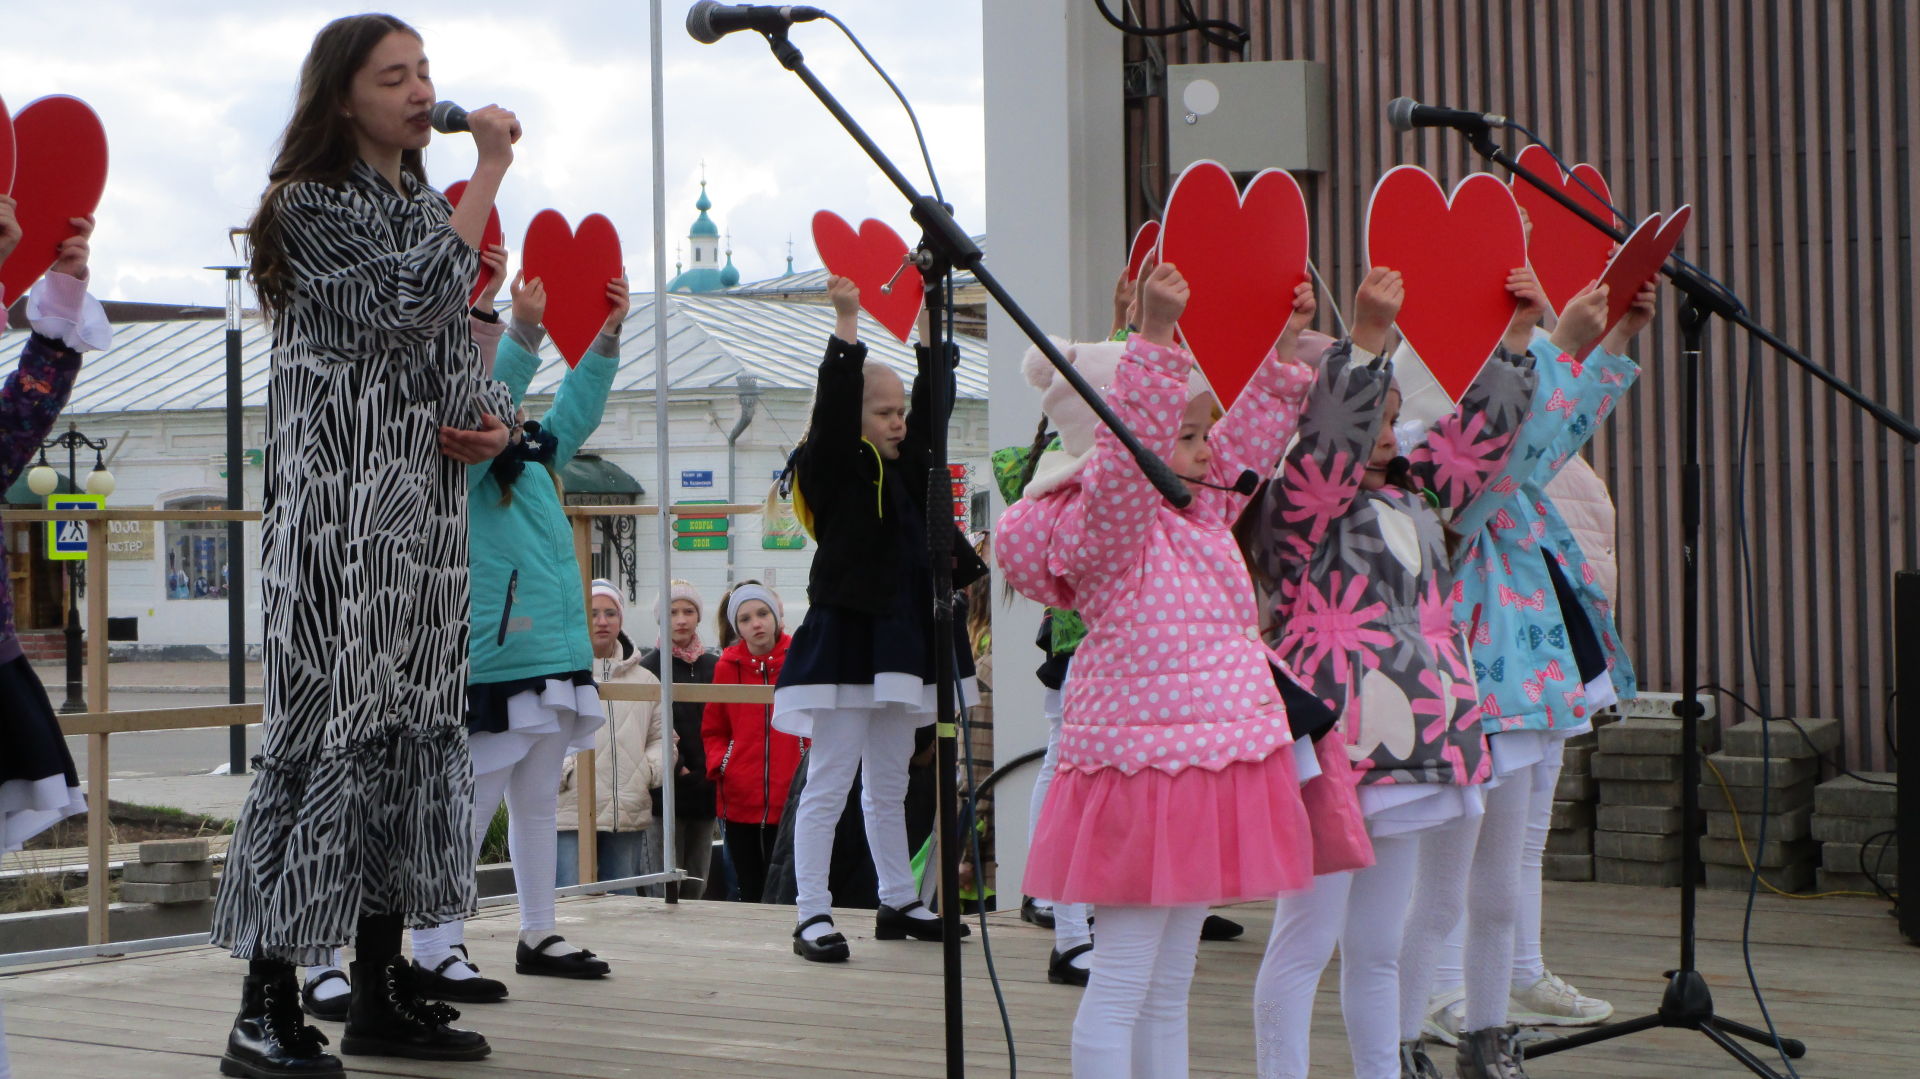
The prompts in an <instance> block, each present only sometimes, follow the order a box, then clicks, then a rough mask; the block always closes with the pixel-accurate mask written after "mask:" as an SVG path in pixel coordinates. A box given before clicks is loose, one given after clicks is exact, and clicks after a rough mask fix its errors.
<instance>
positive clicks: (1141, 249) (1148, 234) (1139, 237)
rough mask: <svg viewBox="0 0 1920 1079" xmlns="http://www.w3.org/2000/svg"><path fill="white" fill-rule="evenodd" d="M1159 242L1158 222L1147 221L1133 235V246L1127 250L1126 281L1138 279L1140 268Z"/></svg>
mask: <svg viewBox="0 0 1920 1079" xmlns="http://www.w3.org/2000/svg"><path fill="white" fill-rule="evenodd" d="M1159 242H1160V222H1158V221H1148V222H1147V223H1146V224H1144V225H1141V226H1140V228H1139V230H1138V231H1136V232H1135V233H1134V234H1133V246H1132V247H1129V248H1128V249H1127V280H1129V281H1137V280H1139V279H1140V267H1141V266H1142V265H1144V264H1145V263H1146V261H1147V256H1148V255H1150V254H1152V253H1153V248H1154V245H1155V244H1158V243H1159Z"/></svg>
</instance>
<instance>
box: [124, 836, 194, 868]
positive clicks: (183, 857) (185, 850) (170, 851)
mask: <svg viewBox="0 0 1920 1079" xmlns="http://www.w3.org/2000/svg"><path fill="white" fill-rule="evenodd" d="M207 854H208V848H207V841H206V840H204V839H150V840H148V841H146V842H145V843H142V844H140V860H141V861H142V862H145V863H146V864H148V865H152V864H153V863H155V862H204V861H206V860H207Z"/></svg>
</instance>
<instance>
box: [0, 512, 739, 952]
mask: <svg viewBox="0 0 1920 1079" xmlns="http://www.w3.org/2000/svg"><path fill="white" fill-rule="evenodd" d="M667 509H668V513H669V514H670V515H672V516H675V517H733V516H740V515H745V514H752V513H759V512H760V511H761V506H760V505H759V504H758V503H741V504H716V505H699V506H669V507H668V508H667ZM659 513H660V507H658V506H569V507H568V508H567V516H568V517H569V518H570V519H572V521H573V539H574V553H575V555H576V557H577V558H578V560H579V563H580V567H581V574H580V575H581V588H582V589H583V591H587V592H588V593H589V598H590V594H591V588H592V575H591V571H590V570H589V569H588V567H589V565H590V564H591V562H592V559H591V558H590V553H591V550H592V533H591V528H592V524H593V521H594V519H595V518H600V517H653V516H658V515H659ZM259 520H260V513H259V511H257V510H215V509H202V510H138V509H100V510H0V521H21V522H43V521H86V522H88V523H89V524H90V525H92V524H96V523H97V524H101V525H105V524H107V523H110V522H113V521H251V522H257V521H259ZM108 531H109V530H108V529H107V528H105V527H98V528H95V527H89V528H88V529H87V557H86V566H87V625H88V627H89V631H90V632H91V633H92V634H93V636H94V643H95V646H94V647H91V648H89V649H88V650H87V663H86V683H85V684H86V700H87V708H88V710H87V711H85V712H78V713H73V714H70V715H64V716H61V717H60V729H61V731H62V732H63V733H65V734H68V735H85V736H86V739H87V804H88V813H87V942H88V943H89V944H106V943H107V942H108V940H109V937H108V929H107V912H108V906H109V904H108V884H109V881H108V865H107V862H108V858H107V855H108V849H109V844H108V842H107V825H108V805H109V803H108V800H107V798H108V780H109V777H108V760H109V756H108V754H109V749H108V739H109V738H110V737H111V736H112V735H115V734H127V733H131V732H135V731H168V730H194V729H199V728H208V727H230V726H235V725H240V724H251V723H258V722H260V720H261V706H260V705H258V704H222V705H197V706H193V707H187V708H141V709H129V710H125V711H119V712H115V711H112V710H111V709H110V708H109V707H108V691H109V684H108V679H107V648H106V639H105V638H106V625H107V597H108V594H109V576H108V566H109V565H110V563H109V562H108V560H107V535H108ZM229 557H230V558H234V559H241V560H242V561H243V562H244V559H243V558H242V552H239V551H232V552H229ZM583 628H584V627H583ZM673 695H674V698H675V699H676V700H679V701H688V702H695V701H697V702H701V703H705V702H710V701H720V702H723V703H730V704H771V703H772V702H773V689H772V687H770V686H741V685H733V686H712V685H697V684H692V683H686V682H676V683H674V686H673ZM600 697H601V699H602V700H607V701H658V700H660V697H661V690H660V687H659V686H657V685H631V684H615V685H606V686H602V687H600ZM660 722H661V723H662V724H663V727H664V730H665V731H671V730H672V729H673V720H672V717H670V716H662V717H661V718H660ZM575 774H576V775H577V776H578V777H579V786H578V788H577V790H578V794H579V820H580V823H581V828H580V879H581V880H583V881H591V880H597V879H599V857H598V851H597V850H596V846H597V844H596V836H595V829H594V828H593V827H592V824H593V822H594V821H595V819H596V816H597V814H596V812H595V802H596V791H595V790H594V787H595V774H594V753H593V751H592V750H586V751H583V752H582V753H581V754H580V761H579V764H578V765H577V767H576V768H575ZM667 781H668V782H669V783H670V782H672V779H671V778H670V777H669V778H668V780H667ZM662 853H663V855H666V852H662ZM663 864H664V863H663Z"/></svg>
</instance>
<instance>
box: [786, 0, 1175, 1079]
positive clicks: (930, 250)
mask: <svg viewBox="0 0 1920 1079" xmlns="http://www.w3.org/2000/svg"><path fill="white" fill-rule="evenodd" d="M761 35H762V36H763V37H765V38H766V39H767V45H768V47H769V48H771V49H772V50H773V55H774V56H775V57H776V58H777V59H778V60H779V61H780V64H781V66H782V67H785V68H786V69H787V70H789V71H791V72H793V73H794V74H795V75H797V76H799V78H800V81H801V82H803V83H805V84H806V86H807V89H809V90H811V91H813V96H814V97H816V98H818V99H819V100H820V103H821V104H822V105H825V106H826V108H827V111H828V112H830V113H832V114H833V118H834V119H835V120H838V121H839V122H840V126H841V127H843V128H845V129H846V131H847V134H848V135H850V136H852V138H853V141H854V142H856V143H858V144H859V145H860V148H861V149H862V150H864V151H866V154H867V156H868V157H869V158H871V159H872V160H873V163H874V164H875V165H877V166H878V167H879V169H880V171H881V172H882V173H884V174H886V177H887V179H888V180H889V181H891V182H892V183H893V186H894V187H895V188H898V189H899V191H900V194H901V195H902V196H904V197H905V198H906V200H907V202H908V204H909V205H911V206H912V215H913V219H914V221H915V222H916V223H918V224H919V226H920V228H921V236H920V243H919V246H918V247H917V248H916V249H915V251H914V253H913V255H911V256H910V258H911V260H912V261H913V263H914V265H916V266H917V267H918V268H919V270H920V274H921V277H922V279H923V282H924V284H925V288H926V305H927V314H928V319H927V322H928V325H929V327H930V331H929V333H928V335H927V337H928V340H927V341H925V342H923V344H925V345H926V350H925V351H924V353H923V354H922V359H921V361H920V377H921V378H922V379H924V380H925V381H924V383H923V384H924V385H925V386H926V387H927V406H928V410H929V411H930V412H931V413H932V416H930V417H928V419H927V420H926V422H927V424H928V430H929V433H930V435H931V445H930V447H929V456H930V461H929V463H928V470H927V477H926V481H927V492H926V495H927V508H926V516H927V535H928V540H929V543H928V547H929V557H930V559H931V561H932V568H933V595H932V596H931V597H930V599H931V601H932V604H933V641H934V674H935V705H934V708H935V717H936V718H935V723H936V724H937V725H936V727H935V728H934V730H935V733H936V735H937V736H938V738H937V745H938V747H939V748H938V763H937V764H936V765H935V771H936V772H937V775H936V777H935V781H936V783H937V794H936V797H937V798H938V800H939V807H940V808H939V817H938V820H937V823H936V825H935V827H936V828H937V835H938V836H939V841H938V842H939V845H938V847H937V849H938V851H939V853H940V900H941V901H940V921H941V929H942V933H941V940H942V943H941V958H942V961H943V971H944V978H945V987H946V1013H945V1018H946V1050H947V1075H948V1077H949V1079H960V1077H962V1076H964V1075H965V1074H966V1043H965V1027H964V1021H963V1018H962V1011H961V1003H962V995H961V990H962V973H961V969H960V908H961V906H962V902H961V899H960V863H959V853H960V849H961V847H962V844H963V841H964V837H962V836H961V835H960V834H959V833H960V830H961V825H960V822H959V819H958V813H957V807H956V803H955V799H956V793H955V789H954V788H955V770H956V768H957V763H956V758H957V756H958V753H957V747H956V734H957V724H956V722H955V720H956V718H957V716H956V712H957V702H956V700H955V686H954V658H955V654H956V653H955V649H956V648H957V647H958V640H957V638H956V637H955V635H954V632H953V610H954V603H953V547H952V544H953V529H951V528H947V527H945V524H946V520H947V518H948V516H949V512H950V511H949V507H950V506H951V505H952V501H953V496H952V486H951V482H952V481H951V479H950V478H949V476H948V473H947V421H948V413H949V411H950V410H951V409H952V397H951V390H950V386H951V382H952V367H951V360H950V356H949V353H950V351H951V349H952V343H951V342H950V341H948V340H947V336H946V334H947V326H948V316H949V315H950V313H951V297H950V296H949V295H948V292H947V290H946V288H945V287H944V284H945V279H946V277H947V275H948V274H949V273H950V272H951V271H952V270H954V269H955V268H959V269H964V270H967V271H969V272H971V273H972V274H973V275H974V278H975V279H976V280H978V281H979V282H980V284H981V286H982V287H983V288H985V289H986V291H987V294H988V295H989V296H991V297H993V300H994V302H995V303H997V304H999V305H1000V307H1001V308H1002V309H1003V310H1005V311H1006V312H1007V314H1009V315H1011V316H1012V317H1013V320H1014V322H1015V324H1016V325H1018V326H1019V327H1020V330H1021V332H1022V333H1024V334H1026V335H1027V337H1028V339H1029V340H1031V341H1032V342H1033V343H1034V345H1035V346H1036V347H1038V348H1039V349H1040V351H1041V352H1042V353H1044V354H1045V355H1046V357H1047V359H1048V360H1049V361H1050V362H1052V364H1053V366H1054V369H1055V370H1056V371H1058V372H1059V373H1060V375H1061V376H1062V377H1063V378H1065V379H1066V380H1067V382H1068V384H1069V385H1071V386H1072V387H1073V388H1074V390H1075V392H1077V393H1078V394H1079V395H1080V396H1081V397H1082V398H1083V399H1085V401H1086V402H1087V404H1088V405H1089V406H1090V407H1091V408H1092V409H1093V412H1094V414H1095V415H1096V416H1098V417H1099V418H1100V422H1101V423H1103V424H1105V425H1106V426H1107V427H1108V428H1110V429H1111V430H1112V431H1113V433H1114V435H1115V436H1116V437H1118V438H1119V440H1120V442H1121V444H1122V445H1124V446H1125V447H1126V448H1127V451H1128V452H1129V453H1131V454H1132V455H1133V459H1134V461H1135V462H1137V463H1138V465H1139V466H1140V470H1141V472H1143V473H1144V474H1145V475H1146V477H1147V479H1148V480H1149V481H1150V482H1151V483H1152V484H1153V485H1154V487H1155V488H1156V489H1157V490H1158V491H1159V492H1160V494H1161V495H1162V496H1163V497H1165V498H1166V499H1167V500H1168V501H1169V502H1171V503H1172V504H1173V505H1175V506H1185V505H1186V504H1187V503H1188V502H1190V501H1191V500H1192V498H1193V496H1192V494H1191V493H1189V492H1188V491H1187V489H1186V485H1185V484H1183V483H1181V482H1180V481H1179V480H1178V479H1177V478H1176V477H1175V476H1174V474H1173V470H1172V469H1171V468H1169V467H1167V464H1166V462H1164V461H1162V460H1161V459H1160V458H1159V457H1158V456H1156V455H1154V454H1152V453H1150V452H1148V451H1147V449H1146V448H1145V447H1144V446H1142V445H1141V444H1140V440H1139V438H1138V437H1136V436H1135V435H1134V433H1133V432H1132V431H1130V430H1128V429H1127V427H1126V425H1125V424H1124V423H1122V422H1121V420H1120V418H1119V417H1118V416H1115V415H1114V414H1113V410H1112V409H1111V408H1109V407H1108V405H1107V403H1106V402H1105V401H1104V400H1102V399H1101V397H1100V395H1099V393H1098V392H1097V391H1095V390H1094V388H1093V387H1092V386H1091V385H1089V384H1088V383H1087V380H1086V379H1085V378H1083V377H1081V375H1080V372H1078V371H1076V370H1075V369H1074V367H1073V365H1072V364H1071V363H1068V362H1067V360H1066V357H1064V356H1062V355H1061V354H1060V350H1059V349H1058V348H1055V347H1054V344H1053V342H1052V341H1051V340H1049V339H1048V337H1047V335H1046V332H1045V331H1043V330H1042V329H1041V328H1040V326H1039V324H1038V323H1036V322H1034V321H1033V319H1032V318H1031V317H1029V316H1028V315H1027V313H1026V312H1025V311H1023V310H1021V308H1020V305H1019V304H1018V303H1017V302H1015V300H1014V298H1013V296H1012V295H1011V294H1010V293H1009V292H1008V291H1007V290H1006V288H1005V286H1003V285H1001V284H1000V282H999V281H998V280H997V279H995V278H994V276H993V275H992V274H991V273H989V272H988V271H987V268H986V266H985V265H983V263H982V259H983V256H982V254H981V252H980V248H979V247H978V246H977V245H975V244H974V242H973V240H972V239H971V238H970V237H968V235H967V234H966V231H965V230H963V229H962V228H961V227H960V226H959V224H958V223H957V222H956V221H954V219H953V214H952V213H951V211H949V210H948V208H947V207H946V206H944V205H942V204H941V203H940V202H939V201H938V200H937V199H934V198H932V197H930V196H927V195H922V194H921V193H920V192H919V191H918V190H917V189H916V188H915V187H914V186H913V183H912V181H910V180H908V179H907V178H906V176H905V175H904V174H902V173H901V171H900V169H899V168H898V167H897V166H896V165H895V164H894V163H893V162H892V160H890V159H889V158H888V157H887V155H886V153H885V152H884V151H882V150H881V149H880V147H879V146H878V145H877V144H876V143H874V141H873V139H871V138H870V137H868V135H867V133H866V131H865V130H864V129H862V128H861V126H860V124H859V122H858V121H856V120H855V119H854V118H853V116H852V115H851V114H850V113H848V112H847V110H846V109H845V108H844V107H843V106H842V105H841V104H840V102H839V100H838V99H836V98H835V97H834V96H833V93H832V92H831V91H829V90H828V89H827V88H826V86H825V85H824V84H823V83H821V81H820V80H819V78H818V77H816V76H815V75H814V73H813V71H812V69H810V68H808V67H807V64H806V59H805V57H804V56H802V55H801V52H800V50H799V48H797V47H796V46H795V45H794V44H793V43H792V42H791V41H789V40H788V39H787V34H786V31H785V30H784V29H782V30H777V31H761Z"/></svg>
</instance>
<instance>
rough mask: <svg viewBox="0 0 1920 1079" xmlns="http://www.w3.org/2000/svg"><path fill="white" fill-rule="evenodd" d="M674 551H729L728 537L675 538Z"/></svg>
mask: <svg viewBox="0 0 1920 1079" xmlns="http://www.w3.org/2000/svg"><path fill="white" fill-rule="evenodd" d="M673 549H674V550H676V551H724V550H726V549H727V537H726V536H724V535H704V536H675V537H673Z"/></svg>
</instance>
